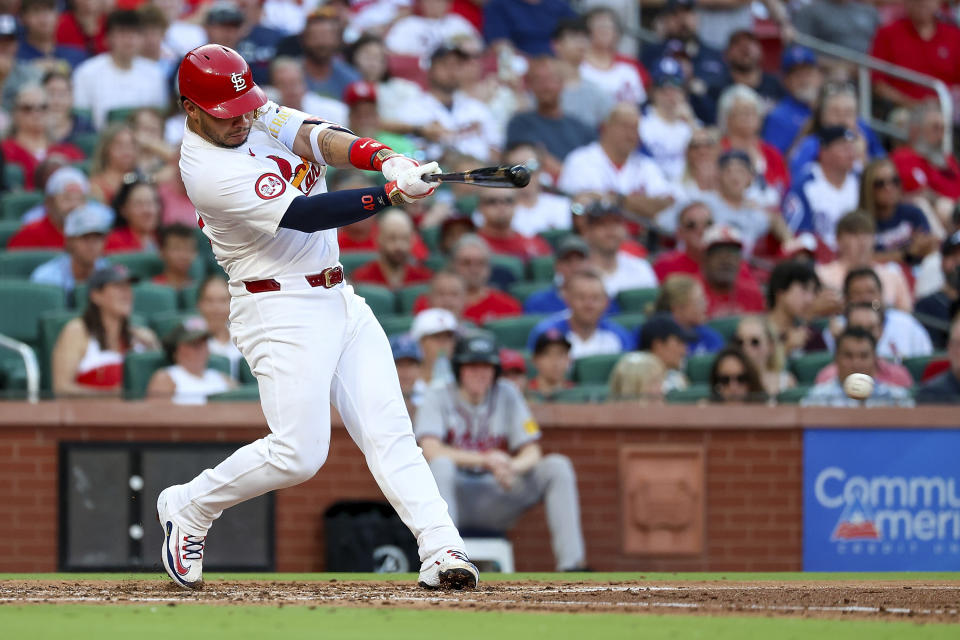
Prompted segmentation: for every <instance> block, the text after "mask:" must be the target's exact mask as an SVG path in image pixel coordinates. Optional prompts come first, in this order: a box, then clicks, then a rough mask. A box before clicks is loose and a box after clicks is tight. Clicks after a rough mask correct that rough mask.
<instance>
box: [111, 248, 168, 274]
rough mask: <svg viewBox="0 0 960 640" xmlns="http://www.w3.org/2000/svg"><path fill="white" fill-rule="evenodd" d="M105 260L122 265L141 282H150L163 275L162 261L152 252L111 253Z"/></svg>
mask: <svg viewBox="0 0 960 640" xmlns="http://www.w3.org/2000/svg"><path fill="white" fill-rule="evenodd" d="M107 260H109V261H110V262H112V263H113V264H122V265H123V266H125V267H126V268H127V269H129V270H130V273H132V274H133V275H135V276H137V277H138V278H140V279H141V280H150V279H151V278H153V277H154V276H157V275H160V274H161V273H163V260H161V259H160V255H159V254H157V253H154V252H153V251H131V252H128V253H111V254H110V255H108V256H107Z"/></svg>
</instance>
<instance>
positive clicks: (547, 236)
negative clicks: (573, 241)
mask: <svg viewBox="0 0 960 640" xmlns="http://www.w3.org/2000/svg"><path fill="white" fill-rule="evenodd" d="M537 235H538V236H540V237H541V238H543V239H544V240H546V241H547V242H548V243H550V246H551V247H553V250H554V251H556V250H557V247H559V246H560V243H561V242H563V239H564V238H566V237H567V236H569V235H573V232H572V231H570V230H569V229H547V230H546V231H541V232H540V233H538V234H537Z"/></svg>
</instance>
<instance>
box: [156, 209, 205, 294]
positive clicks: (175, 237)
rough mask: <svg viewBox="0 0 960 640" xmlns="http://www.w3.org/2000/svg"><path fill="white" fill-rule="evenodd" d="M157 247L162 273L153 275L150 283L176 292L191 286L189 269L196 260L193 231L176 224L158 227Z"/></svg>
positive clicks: (195, 239)
mask: <svg viewBox="0 0 960 640" xmlns="http://www.w3.org/2000/svg"><path fill="white" fill-rule="evenodd" d="M157 245H158V247H157V248H158V253H159V254H160V259H161V260H163V271H161V272H160V273H158V274H157V275H155V276H154V277H153V278H152V279H151V282H153V283H154V284H162V285H166V286H168V287H173V288H174V289H178V290H179V289H183V288H185V287H189V286H190V285H192V284H193V276H192V275H191V274H190V268H191V267H192V266H193V262H194V260H196V258H197V236H196V234H194V232H193V229H191V228H190V227H188V226H186V225H183V224H178V223H175V224H171V225H167V226H164V227H160V230H159V231H158V232H157Z"/></svg>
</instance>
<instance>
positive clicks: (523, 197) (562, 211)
mask: <svg viewBox="0 0 960 640" xmlns="http://www.w3.org/2000/svg"><path fill="white" fill-rule="evenodd" d="M503 162H504V164H508V165H510V166H514V165H518V164H522V165H526V166H527V167H528V168H529V169H530V184H528V185H527V186H526V187H524V188H523V189H519V190H518V191H517V206H516V209H515V210H514V216H513V220H512V221H511V222H510V226H511V227H513V230H514V231H516V232H517V233H520V234H521V235H524V236H527V237H530V236H535V235H537V234H538V233H540V232H542V231H549V230H550V229H570V228H571V227H572V226H573V215H572V214H571V211H570V207H571V205H572V204H573V203H572V202H571V200H570V198H567V197H566V196H561V195H557V194H555V193H545V192H544V191H543V190H542V188H541V181H540V178H541V174H542V172H541V170H540V168H539V167H540V162H539V154H538V153H537V150H536V149H535V148H534V147H533V146H532V145H529V144H523V143H521V144H518V145H514V146H513V147H511V148H509V149H507V151H506V153H505V154H504V156H503Z"/></svg>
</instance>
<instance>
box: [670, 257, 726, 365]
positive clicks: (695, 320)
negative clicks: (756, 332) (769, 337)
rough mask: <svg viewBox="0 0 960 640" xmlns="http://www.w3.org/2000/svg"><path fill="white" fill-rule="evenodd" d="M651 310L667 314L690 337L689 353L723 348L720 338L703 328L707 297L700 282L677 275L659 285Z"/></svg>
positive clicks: (722, 341)
mask: <svg viewBox="0 0 960 640" xmlns="http://www.w3.org/2000/svg"><path fill="white" fill-rule="evenodd" d="M653 308H654V311H655V312H657V313H666V314H669V315H670V316H671V317H672V318H673V319H674V321H675V322H676V323H677V324H678V325H680V328H681V329H683V330H684V331H685V332H686V335H687V336H688V337H689V338H690V340H689V342H688V343H687V346H688V348H689V354H690V355H692V356H700V355H704V354H707V353H714V352H716V351H719V350H720V349H722V348H723V344H724V340H723V336H721V335H720V334H719V333H717V332H716V331H715V330H713V329H711V328H710V327H709V326H707V324H706V322H707V294H706V293H705V292H704V290H703V285H702V284H701V283H700V281H699V280H698V279H697V278H695V277H693V276H690V275H685V274H682V273H677V274H674V275H672V276H669V277H668V278H667V279H666V280H664V281H663V282H661V283H660V293H659V294H658V295H657V300H656V302H655V303H654V307H653Z"/></svg>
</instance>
